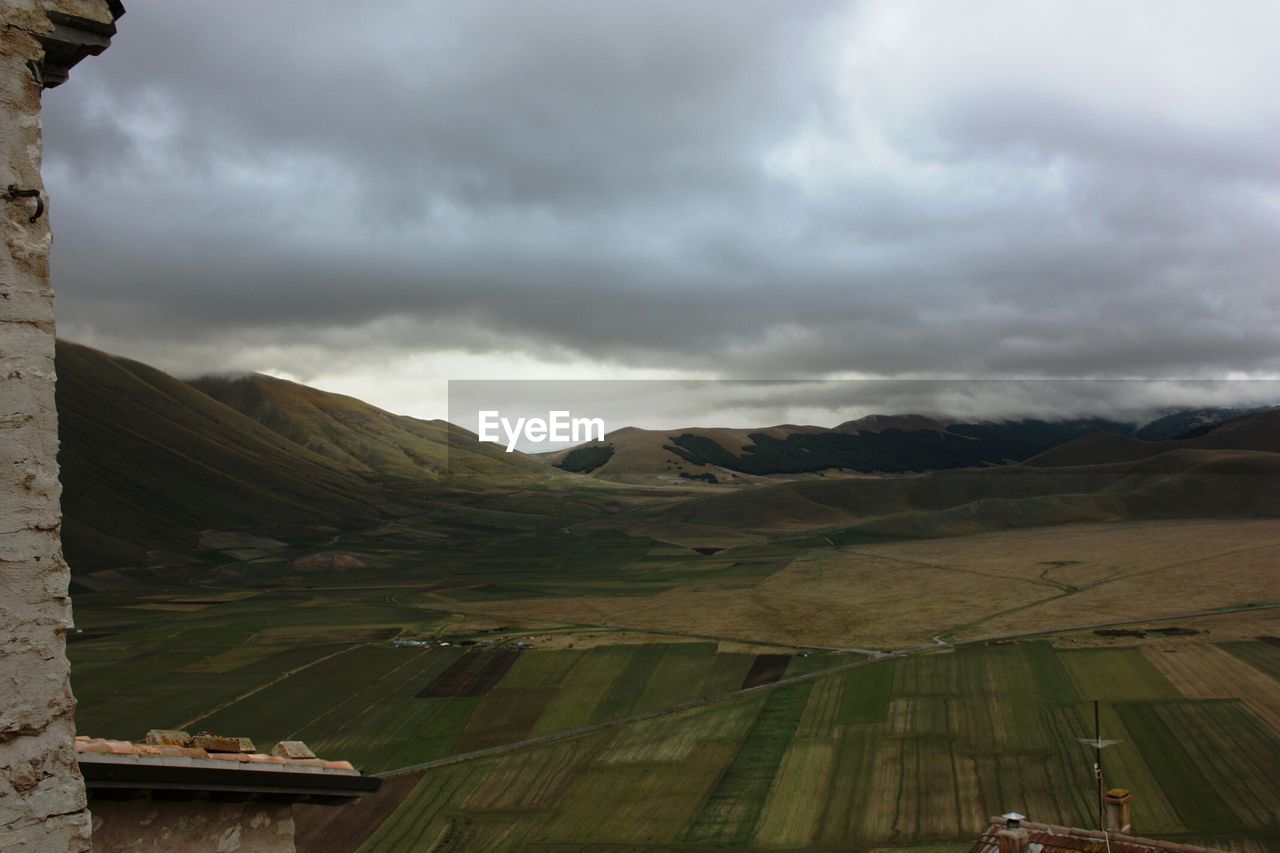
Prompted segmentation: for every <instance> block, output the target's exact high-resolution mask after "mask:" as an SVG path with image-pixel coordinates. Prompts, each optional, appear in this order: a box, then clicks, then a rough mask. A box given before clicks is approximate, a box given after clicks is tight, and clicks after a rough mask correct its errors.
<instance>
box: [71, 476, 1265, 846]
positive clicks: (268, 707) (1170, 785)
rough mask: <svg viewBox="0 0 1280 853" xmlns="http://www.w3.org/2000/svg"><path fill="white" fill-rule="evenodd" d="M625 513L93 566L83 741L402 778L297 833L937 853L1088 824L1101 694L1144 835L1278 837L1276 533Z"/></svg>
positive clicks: (1252, 526) (416, 525) (316, 840)
mask: <svg viewBox="0 0 1280 853" xmlns="http://www.w3.org/2000/svg"><path fill="white" fill-rule="evenodd" d="M629 499H630V498H629V496H628V495H626V494H625V493H621V492H617V491H609V490H602V491H601V492H600V493H596V494H581V493H539V492H536V491H533V492H530V493H529V494H527V495H523V496H519V497H517V496H512V495H491V496H483V495H477V496H471V497H469V498H468V500H469V501H471V502H472V504H471V506H470V507H469V509H470V511H469V512H466V513H463V512H461V511H460V510H459V507H458V506H456V505H453V504H442V505H441V506H440V507H438V508H436V509H433V510H432V514H431V515H430V517H429V519H426V518H423V519H416V520H415V519H413V518H406V519H404V520H402V521H400V522H397V523H392V524H387V525H384V526H382V527H379V528H376V529H374V530H371V531H367V532H365V533H363V534H361V535H358V536H356V535H349V534H343V535H342V536H341V537H336V536H329V537H327V538H324V537H317V539H315V540H314V541H304V540H302V539H295V540H292V541H291V542H290V543H289V544H288V545H287V547H283V546H282V547H281V548H276V549H275V550H271V549H261V548H260V549H256V550H254V551H253V555H252V556H247V555H246V554H245V553H243V549H239V548H235V549H230V551H227V552H217V551H211V552H209V553H208V554H206V555H205V557H204V559H205V560H206V561H207V562H206V565H205V566H203V567H191V568H190V569H188V570H186V571H189V572H190V573H191V574H190V575H188V576H187V577H194V576H195V573H196V572H197V571H201V572H204V574H203V575H201V582H200V583H199V584H193V583H183V584H180V585H179V584H175V583H172V582H170V581H166V580H165V579H163V578H161V577H160V576H159V574H158V573H153V572H150V571H149V570H138V571H136V572H133V573H130V575H129V576H127V577H123V576H122V577H121V578H119V579H117V580H114V581H113V580H111V579H109V578H104V577H102V576H97V577H95V578H94V579H93V582H94V583H95V584H97V586H98V587H99V588H96V589H90V588H79V589H77V591H76V599H75V604H76V620H77V630H76V632H75V633H72V634H71V635H70V637H69V640H70V641H69V644H68V650H69V655H70V657H71V659H72V662H73V684H74V687H75V691H76V694H77V698H78V700H79V703H80V704H79V708H78V711H77V722H78V726H79V729H80V731H81V732H83V733H86V734H91V735H95V736H105V737H122V738H130V739H138V738H141V737H142V736H143V735H144V734H145V732H146V730H147V729H150V728H168V727H182V728H187V729H188V730H191V731H199V730H209V731H215V732H221V733H226V734H235V735H242V736H248V737H251V738H253V739H254V740H255V742H257V743H258V744H259V746H260V747H269V746H270V744H272V743H274V742H275V741H277V740H282V739H301V740H304V741H306V742H307V743H308V744H309V745H310V746H312V747H313V748H314V749H315V750H316V751H317V753H319V754H321V755H324V756H326V757H334V758H345V759H348V760H351V761H352V762H353V763H355V764H356V765H357V766H358V767H359V768H360V769H362V770H363V771H365V772H367V773H378V774H391V775H388V776H386V777H385V779H386V781H385V784H384V787H383V791H382V793H380V794H379V795H378V796H377V797H374V798H370V799H369V800H368V801H367V802H362V803H360V804H358V805H355V806H350V807H346V808H343V809H338V810H328V811H327V812H316V814H314V815H311V816H309V817H307V819H306V820H300V821H299V826H300V827H306V829H305V832H317V833H321V834H320V835H312V836H310V840H309V841H308V839H307V838H302V839H300V844H301V849H317V850H320V849H323V850H341V849H352V850H354V849H357V848H360V847H361V846H362V845H363V847H364V849H367V850H419V849H437V850H461V849H473V850H476V849H503V848H506V849H532V850H536V849H540V848H541V849H548V850H550V849H564V848H572V849H577V848H579V847H582V846H589V845H614V846H619V847H631V848H654V847H658V848H666V847H676V848H699V847H730V848H737V849H744V848H745V849H808V848H828V849H874V848H881V847H914V848H919V849H918V851H917V853H922V851H923V850H925V849H940V850H960V849H964V848H965V842H966V841H967V840H971V839H972V838H974V837H975V836H976V835H977V833H978V832H979V831H980V830H981V829H982V828H983V827H984V826H985V825H986V821H987V819H988V817H989V816H990V815H991V814H993V813H998V812H1000V811H1004V810H1007V809H1017V810H1019V811H1023V812H1025V813H1027V814H1029V815H1031V816H1032V817H1033V818H1036V819H1039V820H1044V821H1048V822H1057V823H1070V824H1076V825H1088V824H1089V823H1090V822H1091V821H1092V815H1093V802H1094V800H1093V795H1092V788H1091V785H1092V776H1091V772H1090V761H1091V757H1090V755H1089V753H1088V750H1087V749H1085V747H1084V746H1082V744H1081V743H1080V741H1079V739H1080V738H1087V737H1088V736H1089V735H1090V734H1091V727H1092V719H1093V718H1092V706H1091V704H1090V703H1091V702H1092V701H1093V700H1094V699H1098V700H1100V701H1101V703H1102V714H1101V716H1102V724H1103V733H1104V736H1105V737H1107V738H1109V739H1114V740H1117V741H1119V743H1118V744H1117V745H1116V746H1114V747H1111V748H1109V749H1108V750H1107V752H1106V755H1105V759H1106V771H1107V782H1108V784H1109V785H1118V786H1122V787H1126V788H1129V789H1131V790H1132V791H1133V792H1134V806H1133V808H1134V822H1135V828H1136V829H1137V830H1138V831H1141V832H1143V833H1147V834H1152V835H1159V836H1162V837H1170V838H1177V839H1184V840H1188V841H1197V842H1205V843H1212V844H1215V845H1218V846H1225V847H1228V848H1230V849H1239V850H1242V851H1253V850H1259V851H1262V850H1267V849H1275V847H1277V846H1280V826H1277V824H1276V819H1275V815H1276V814H1280V799H1278V798H1280V785H1277V784H1276V782H1275V779H1277V778H1280V645H1277V643H1278V642H1280V641H1277V640H1276V637H1277V636H1280V616H1277V612H1276V611H1275V610H1274V609H1273V608H1274V605H1275V604H1276V603H1277V601H1276V598H1277V590H1276V588H1275V583H1274V558H1275V556H1276V549H1277V548H1280V528H1278V527H1277V526H1276V524H1275V523H1274V522H1268V521H1217V522H1183V523H1176V524H1175V523H1167V522H1142V523H1133V524H1129V523H1123V524H1113V525H1102V526H1090V525H1079V526H1074V527H1072V528H1069V529H1048V528H1046V529H1035V530H1019V531H1010V532H1002V533H999V534H995V533H986V534H980V535H975V536H963V537H953V538H950V539H946V540H899V541H883V542H865V543H861V544H845V545H842V546H838V547H837V546H834V545H832V544H830V542H826V541H823V540H821V539H818V540H814V539H812V538H810V539H805V540H793V539H787V538H781V539H776V540H773V541H753V542H749V543H746V544H738V545H734V546H732V547H721V546H710V545H708V546H705V547H703V546H699V547H697V548H694V547H685V546H682V545H673V544H671V543H669V542H661V541H658V540H656V539H654V538H651V537H650V536H648V535H645V534H642V533H640V532H637V531H634V530H632V531H630V532H628V531H627V530H626V529H625V527H624V526H620V527H619V529H616V530H613V531H603V530H596V529H585V530H584V529H578V527H577V526H576V523H575V522H574V521H573V519H574V518H582V519H584V520H590V519H593V518H595V517H596V516H597V514H598V513H599V512H600V511H601V507H602V506H607V507H608V508H610V511H613V510H619V511H620V512H622V514H623V515H625V507H626V505H627V501H628V500H629ZM428 521H429V523H428ZM566 521H568V522H569V523H568V524H565V522H566ZM441 531H443V533H442V532H441ZM334 540H338V541H334ZM317 551H323V552H325V553H337V552H341V553H342V554H345V555H349V556H350V557H351V559H346V558H344V559H341V560H339V559H332V560H309V559H308V558H307V557H305V556H304V555H305V554H313V553H316V552H317ZM1118 554H1125V555H1132V556H1125V557H1123V558H1119V557H1117V555H1118ZM1197 573H1201V574H1199V575H1198V574H1197ZM1215 577H1225V578H1227V579H1228V581H1229V582H1228V583H1226V584H1220V585H1215V584H1214V583H1213V579H1214V578H1215ZM1157 579H1158V580H1159V586H1158V587H1154V586H1153V581H1155V580H1157ZM1153 589H1158V591H1159V593H1160V594H1158V595H1153V594H1151V591H1152V590H1153ZM1091 608H1092V609H1091ZM1171 620H1172V621H1171ZM1113 622H1114V623H1115V624H1117V625H1121V626H1123V627H1121V628H1118V629H1111V630H1110V633H1108V631H1107V630H1095V628H1096V627H1097V626H1099V625H1104V624H1106V625H1110V624H1111V623H1113ZM951 644H955V645H951ZM895 649H896V650H898V651H896V652H893V653H892V654H890V655H888V656H887V657H877V655H879V654H881V653H882V652H883V651H884V650H895ZM422 765H426V766H425V767H424V766H422ZM312 827H314V829H312ZM335 845H336V846H335Z"/></svg>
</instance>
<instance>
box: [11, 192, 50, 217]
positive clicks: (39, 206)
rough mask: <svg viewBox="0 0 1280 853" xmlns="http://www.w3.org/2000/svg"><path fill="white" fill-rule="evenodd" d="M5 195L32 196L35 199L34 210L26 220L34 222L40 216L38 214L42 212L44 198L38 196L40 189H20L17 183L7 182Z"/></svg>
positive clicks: (17, 197)
mask: <svg viewBox="0 0 1280 853" xmlns="http://www.w3.org/2000/svg"><path fill="white" fill-rule="evenodd" d="M6 196H7V197H8V198H9V199H11V200H12V199H19V198H34V199H35V200H36V212H35V213H33V214H31V217H30V218H29V219H28V220H27V221H28V222H31V223H34V222H35V221H36V220H37V219H39V218H40V214H42V213H44V199H43V198H41V197H40V190H20V189H18V187H17V185H15V184H9V189H8V192H7V193H6Z"/></svg>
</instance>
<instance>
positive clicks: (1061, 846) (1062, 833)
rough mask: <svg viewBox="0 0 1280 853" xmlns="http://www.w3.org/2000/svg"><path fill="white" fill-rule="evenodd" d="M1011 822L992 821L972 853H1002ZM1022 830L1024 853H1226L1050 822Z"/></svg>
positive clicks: (1026, 825) (1024, 824)
mask: <svg viewBox="0 0 1280 853" xmlns="http://www.w3.org/2000/svg"><path fill="white" fill-rule="evenodd" d="M1007 823H1008V822H1007V821H1006V819H1005V818H1004V817H994V818H992V819H991V826H989V827H987V830H986V832H984V833H983V834H982V837H981V838H979V839H978V840H977V841H975V842H974V844H973V846H972V847H970V848H969V853H999V850H1000V846H999V842H998V840H997V835H998V833H999V832H1000V831H1001V830H1003V829H1005V828H1006V826H1007ZM1021 828H1022V829H1024V830H1026V831H1027V838H1026V844H1025V846H1024V847H1022V850H1023V851H1024V853H1079V851H1090V853H1093V852H1094V851H1108V850H1109V851H1110V853H1170V851H1175V852H1176V853H1222V851H1219V850H1217V849H1215V848H1212V847H1197V846H1195V845H1192V844H1179V843H1177V842H1176V841H1160V840H1159V839H1155V838H1140V837H1138V836H1134V835H1124V834H1122V833H1119V832H1108V833H1105V835H1104V833H1102V832H1099V831H1098V830H1095V829H1079V828H1077V827H1071V826H1055V825H1054V824H1049V823H1035V822H1032V821H1027V820H1023V821H1021Z"/></svg>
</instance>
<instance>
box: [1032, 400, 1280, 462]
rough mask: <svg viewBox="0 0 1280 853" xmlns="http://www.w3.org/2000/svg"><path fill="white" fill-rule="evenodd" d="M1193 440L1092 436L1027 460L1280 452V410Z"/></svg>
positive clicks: (1212, 428) (1237, 421)
mask: <svg viewBox="0 0 1280 853" xmlns="http://www.w3.org/2000/svg"><path fill="white" fill-rule="evenodd" d="M1207 426H1208V429H1207V430H1206V431H1204V432H1201V431H1200V430H1196V431H1195V434H1194V437H1191V438H1183V439H1167V440H1164V441H1141V440H1139V439H1137V438H1131V437H1128V436H1121V435H1089V436H1084V437H1081V438H1079V439H1077V440H1075V441H1070V442H1067V443H1065V444H1062V445H1059V446H1058V447H1054V448H1052V449H1050V450H1048V451H1046V452H1044V453H1041V454H1039V455H1038V456H1035V457H1033V458H1032V459H1029V460H1028V461H1027V464H1029V465H1033V466H1036V467H1054V466H1063V465H1099V464H1107V463H1112V462H1123V461H1134V460H1138V459H1146V458H1149V457H1152V456H1156V455H1159V454H1161V453H1167V452H1169V451H1172V450H1258V451H1265V452H1268V453H1280V409H1264V410H1262V411H1258V412H1253V413H1251V414H1247V415H1242V416H1240V417H1237V418H1232V419H1231V420H1226V421H1221V422H1219V423H1217V424H1211V425H1207Z"/></svg>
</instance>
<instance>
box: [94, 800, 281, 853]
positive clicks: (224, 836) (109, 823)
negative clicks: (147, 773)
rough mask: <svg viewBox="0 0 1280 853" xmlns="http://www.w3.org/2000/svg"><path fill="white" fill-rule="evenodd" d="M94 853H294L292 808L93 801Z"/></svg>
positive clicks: (202, 802) (199, 802) (198, 802)
mask: <svg viewBox="0 0 1280 853" xmlns="http://www.w3.org/2000/svg"><path fill="white" fill-rule="evenodd" d="M93 849H94V851H95V853H124V851H129V853H135V851H136V853H148V851H154V853H183V851H188V850H189V851H193V853H194V851H200V853H209V851H215V850H216V851H218V853H232V851H237V853H260V851H262V853H266V851H271V853H276V851H290V853H291V851H293V849H294V845H293V806H290V805H281V804H279V803H260V802H248V803H215V802H209V801H207V800H190V801H186V802H181V801H178V802H166V801H163V800H149V799H144V800H122V801H118V802H113V801H110V800H95V801H94V804H93Z"/></svg>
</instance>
